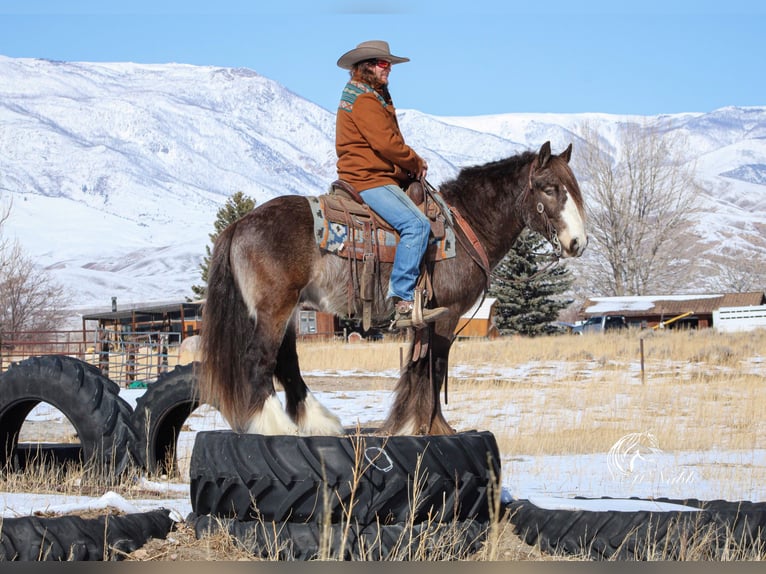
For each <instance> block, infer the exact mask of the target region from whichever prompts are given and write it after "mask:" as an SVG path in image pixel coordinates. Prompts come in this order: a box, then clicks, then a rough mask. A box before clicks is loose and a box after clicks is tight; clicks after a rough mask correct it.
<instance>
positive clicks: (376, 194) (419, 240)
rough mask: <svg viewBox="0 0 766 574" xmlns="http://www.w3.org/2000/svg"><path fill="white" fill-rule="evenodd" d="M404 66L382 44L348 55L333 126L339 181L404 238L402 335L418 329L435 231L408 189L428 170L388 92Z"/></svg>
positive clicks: (398, 266)
mask: <svg viewBox="0 0 766 574" xmlns="http://www.w3.org/2000/svg"><path fill="white" fill-rule="evenodd" d="M402 62H409V58H402V57H400V56H394V55H392V54H391V51H390V49H389V46H388V43H387V42H383V41H380V40H373V41H369V42H362V43H361V44H359V45H358V46H357V47H356V48H354V49H353V50H350V51H348V52H346V53H345V54H343V55H342V56H341V57H340V59H339V60H338V66H340V67H341V68H343V69H345V70H350V75H351V79H350V80H349V81H348V83H347V84H346V86H345V87H344V88H343V94H342V95H341V100H340V105H339V106H338V113H337V115H336V124H335V125H336V130H335V149H336V152H337V154H338V163H337V167H338V178H339V179H341V180H342V181H344V182H346V184H348V185H350V186H352V187H353V188H354V189H355V190H356V192H357V193H358V194H359V195H361V197H362V199H363V200H364V202H365V203H366V204H367V205H368V206H369V207H370V208H371V209H372V210H373V211H374V212H375V213H376V214H378V215H379V216H380V217H381V218H382V219H383V220H385V221H386V222H388V224H389V225H391V226H392V227H393V228H394V229H395V230H396V232H397V233H398V234H399V243H398V246H397V249H396V255H395V257H394V264H393V269H392V271H391V279H390V281H389V284H388V294H387V298H389V299H393V301H394V303H395V310H396V312H395V315H394V322H393V327H396V328H403V327H410V326H413V310H414V309H415V301H420V298H419V297H416V293H415V288H416V287H415V286H416V282H417V280H418V276H419V275H420V263H421V261H422V259H423V255H424V254H425V252H426V249H427V247H428V238H429V232H430V229H431V225H430V222H429V220H428V218H427V217H426V216H425V215H424V214H423V213H422V212H421V211H420V210H419V209H418V208H417V207H416V206H415V204H414V203H413V202H412V200H411V199H410V198H409V197H408V196H407V194H406V193H405V192H404V189H403V188H406V187H407V185H408V184H409V183H411V182H412V181H413V180H423V179H424V178H425V176H426V172H427V171H428V164H427V163H426V161H425V160H424V159H423V158H421V157H420V156H419V155H418V154H417V153H415V151H414V150H413V149H412V148H411V147H409V146H408V145H407V144H406V143H405V142H404V137H403V136H402V133H401V131H400V130H399V123H398V122H397V119H396V110H395V109H394V104H393V101H392V100H391V94H390V93H389V91H388V75H389V74H390V72H391V66H392V65H393V64H399V63H402ZM418 311H419V310H418ZM447 313H448V310H447V309H446V308H444V307H438V308H435V309H423V310H422V323H429V322H433V321H436V320H437V319H439V318H441V317H444V316H445V315H446V314H447ZM416 326H418V325H416Z"/></svg>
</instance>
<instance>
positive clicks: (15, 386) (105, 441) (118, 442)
mask: <svg viewBox="0 0 766 574" xmlns="http://www.w3.org/2000/svg"><path fill="white" fill-rule="evenodd" d="M119 392H120V388H119V386H118V385H117V384H116V383H114V382H113V381H111V380H110V379H108V378H107V377H105V376H104V375H103V374H102V373H101V371H99V370H98V369H97V368H96V367H94V366H93V365H90V364H88V363H85V362H83V361H80V360H78V359H74V358H72V357H67V356H62V355H42V356H37V357H30V358H29V359H26V360H24V361H20V362H18V363H14V364H12V365H11V366H10V367H9V368H8V370H7V371H6V372H5V373H3V374H2V376H1V377H0V446H1V447H2V448H0V465H1V467H2V468H5V469H8V468H18V467H19V466H23V465H25V464H27V463H28V459H29V458H34V457H35V456H43V457H44V456H45V455H47V456H49V457H50V459H51V461H54V462H55V461H63V460H72V459H75V458H78V459H80V460H81V461H82V462H83V464H84V465H85V468H86V471H87V472H88V473H90V474H92V475H96V476H98V477H99V478H101V479H103V480H105V481H107V482H109V481H111V480H116V479H118V478H119V477H120V476H121V475H122V474H123V473H125V472H126V471H127V470H129V469H130V468H132V467H133V466H134V465H141V464H142V459H141V454H140V451H139V449H138V448H137V447H138V444H139V443H138V437H137V435H136V432H135V430H134V428H133V425H132V423H131V420H130V419H131V415H132V412H133V411H132V409H131V407H130V405H129V404H128V403H127V402H126V401H125V400H124V399H123V398H121V397H120V396H119ZM40 403H48V404H51V405H53V406H54V407H56V408H57V409H59V410H60V411H61V412H62V413H64V414H65V416H66V417H67V418H68V419H69V421H70V422H71V423H72V426H73V427H74V428H75V432H76V433H77V436H78V437H79V440H80V449H79V450H78V449H77V448H76V447H73V446H71V445H63V446H62V447H61V448H58V447H53V446H52V445H51V447H50V448H51V449H53V450H52V452H45V453H44V452H43V451H41V450H39V451H37V452H35V451H34V449H30V448H29V447H27V448H25V449H23V450H21V451H20V452H19V449H17V446H18V437H19V433H20V431H21V427H22V425H23V423H24V421H25V420H26V418H27V416H28V415H29V413H30V412H31V411H32V409H33V408H35V407H36V406H37V405H38V404H40ZM62 453H66V454H65V455H64V454H62Z"/></svg>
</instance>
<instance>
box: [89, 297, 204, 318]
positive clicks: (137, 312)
mask: <svg viewBox="0 0 766 574" xmlns="http://www.w3.org/2000/svg"><path fill="white" fill-rule="evenodd" d="M201 305H202V301H184V302H181V301H179V302H176V303H137V304H135V305H131V306H130V307H128V308H123V309H119V310H117V311H111V310H109V311H101V312H95V313H87V314H84V315H83V316H82V319H83V321H125V320H129V319H132V318H133V317H134V316H135V317H155V316H162V315H164V314H165V313H178V314H179V315H180V314H181V313H183V315H184V317H194V316H195V315H196V314H197V313H199V308H200V306H201Z"/></svg>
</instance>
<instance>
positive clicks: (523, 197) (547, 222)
mask: <svg viewBox="0 0 766 574" xmlns="http://www.w3.org/2000/svg"><path fill="white" fill-rule="evenodd" d="M538 161H539V158H537V157H536V158H535V159H534V160H532V163H531V164H530V166H529V175H528V177H527V184H526V185H525V186H524V190H523V191H522V192H521V194H520V195H519V198H518V200H517V207H518V208H519V210H520V211H521V214H522V217H523V218H524V226H525V227H527V228H528V229H533V228H532V225H531V222H530V218H529V215H528V214H527V210H526V209H524V203H525V202H526V201H527V198H528V197H529V195H530V194H531V193H532V176H533V175H534V173H535V171H537V164H538ZM535 211H536V212H537V214H538V215H539V216H540V217H541V218H542V220H543V227H544V228H545V234H546V238H547V239H548V242H549V243H550V244H551V245H552V246H553V251H552V252H550V253H534V252H533V253H530V255H532V256H534V257H535V258H543V259H551V261H550V262H549V263H548V264H547V265H545V266H544V267H542V268H540V269H538V270H537V271H536V272H535V273H534V274H533V275H532V276H531V277H528V278H526V279H524V281H529V280H530V279H534V278H536V277H538V276H539V275H542V274H543V273H546V272H548V271H550V270H551V269H553V268H555V267H556V266H557V265H558V264H559V261H560V260H561V253H562V247H561V241H559V235H558V232H557V231H556V228H555V227H553V224H552V223H551V219H550V217H548V214H547V213H546V211H545V206H544V205H543V203H542V201H538V202H537V205H536V206H535Z"/></svg>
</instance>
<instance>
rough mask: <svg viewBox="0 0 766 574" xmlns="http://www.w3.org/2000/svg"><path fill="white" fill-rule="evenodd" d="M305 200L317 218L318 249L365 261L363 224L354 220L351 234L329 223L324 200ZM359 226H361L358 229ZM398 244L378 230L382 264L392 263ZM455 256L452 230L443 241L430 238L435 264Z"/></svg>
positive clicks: (388, 233) (341, 224) (375, 247)
mask: <svg viewBox="0 0 766 574" xmlns="http://www.w3.org/2000/svg"><path fill="white" fill-rule="evenodd" d="M306 199H307V200H308V202H309V205H310V206H311V213H312V214H313V216H314V239H315V240H316V242H317V245H318V246H319V248H320V249H323V250H324V251H328V252H330V253H336V254H338V255H341V256H343V257H353V258H354V259H363V258H364V256H365V254H366V250H365V237H364V228H363V225H362V221H361V220H359V218H356V217H354V216H352V220H354V221H355V224H354V226H353V229H352V230H351V231H349V227H348V225H346V224H345V223H344V222H341V221H330V220H329V219H327V217H326V215H325V211H324V208H323V203H322V196H318V197H317V196H309V197H307V198H306ZM356 222H358V224H359V225H358V226H357V225H356ZM398 242H399V236H398V234H397V233H395V232H393V231H389V230H387V229H383V228H380V227H377V228H376V229H375V230H374V233H373V237H372V246H373V253H375V254H376V255H377V257H378V260H379V261H381V262H384V263H393V261H394V255H395V254H396V245H397V243H398ZM454 256H455V232H454V231H453V230H452V228H451V227H450V226H445V230H444V237H443V238H442V239H439V240H437V239H434V238H433V237H431V240H430V244H429V247H428V251H427V257H428V258H429V259H433V260H434V261H439V260H442V259H449V258H451V257H454Z"/></svg>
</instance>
